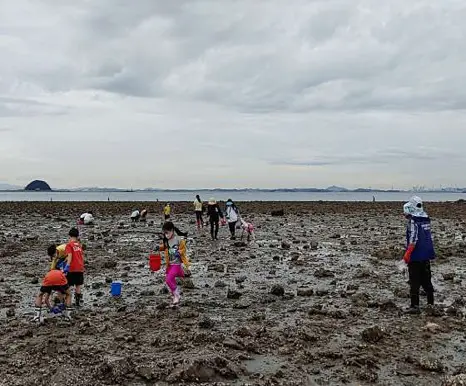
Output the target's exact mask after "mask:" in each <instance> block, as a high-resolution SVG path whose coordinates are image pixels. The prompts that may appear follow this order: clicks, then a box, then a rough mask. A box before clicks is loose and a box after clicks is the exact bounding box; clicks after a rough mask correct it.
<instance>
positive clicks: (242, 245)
mask: <svg viewBox="0 0 466 386" xmlns="http://www.w3.org/2000/svg"><path fill="white" fill-rule="evenodd" d="M233 245H234V246H235V247H236V248H245V247H247V246H248V244H246V243H245V242H244V241H235V242H234V243H233Z"/></svg>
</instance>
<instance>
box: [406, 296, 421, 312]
mask: <svg viewBox="0 0 466 386" xmlns="http://www.w3.org/2000/svg"><path fill="white" fill-rule="evenodd" d="M405 313H406V314H413V315H415V314H419V313H421V311H420V309H419V295H411V306H410V307H409V308H407V309H406V310H405Z"/></svg>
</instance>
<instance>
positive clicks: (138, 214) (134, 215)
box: [131, 209, 141, 222]
mask: <svg viewBox="0 0 466 386" xmlns="http://www.w3.org/2000/svg"><path fill="white" fill-rule="evenodd" d="M140 218H141V212H139V210H137V209H136V210H133V212H132V213H131V222H138V221H139V219H140Z"/></svg>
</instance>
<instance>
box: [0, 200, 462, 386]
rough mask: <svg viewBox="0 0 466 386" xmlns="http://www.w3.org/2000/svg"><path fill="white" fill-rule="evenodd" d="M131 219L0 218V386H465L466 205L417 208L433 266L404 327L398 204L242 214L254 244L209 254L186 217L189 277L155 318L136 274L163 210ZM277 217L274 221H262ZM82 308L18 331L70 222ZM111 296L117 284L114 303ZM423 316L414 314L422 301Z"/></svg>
mask: <svg viewBox="0 0 466 386" xmlns="http://www.w3.org/2000/svg"><path fill="white" fill-rule="evenodd" d="M135 205H136V204H135V203H113V202H112V203H58V202H57V203H0V374H1V378H0V384H1V385H61V386H63V385H93V386H94V385H131V386H136V385H141V386H142V385H161V386H162V385H173V384H174V385H200V384H204V385H238V386H239V385H287V386H292V385H344V384H348V385H369V384H379V385H441V384H444V385H456V384H458V385H460V384H464V383H461V382H465V381H466V375H463V373H466V363H465V359H466V355H465V348H466V346H465V342H466V335H465V327H466V322H465V319H464V316H463V315H464V314H465V311H464V306H465V304H466V298H465V284H466V281H465V279H466V265H465V261H466V260H465V258H466V249H465V234H466V223H465V219H466V204H465V203H461V202H458V203H448V204H447V203H445V204H433V203H432V204H428V205H427V210H428V212H429V213H430V214H431V216H432V217H433V231H434V235H435V242H436V246H437V251H438V259H437V261H436V263H435V264H434V265H433V267H432V270H433V282H434V286H435V289H436V302H437V306H436V307H435V308H434V309H430V310H425V309H424V312H423V313H422V314H421V315H419V316H406V315H403V313H402V312H401V310H402V309H403V308H404V307H406V306H407V305H408V304H409V291H408V285H407V283H406V278H405V277H403V276H402V274H400V273H399V272H397V271H396V269H395V262H396V261H397V260H398V259H399V258H400V257H401V256H402V253H403V242H404V226H405V224H404V219H403V217H402V216H401V215H400V208H401V205H400V204H399V203H325V202H314V203H244V204H240V205H239V206H240V208H241V210H242V212H243V214H244V216H245V219H246V220H248V221H251V222H253V223H254V224H255V226H256V239H257V240H256V242H254V243H251V244H249V245H247V244H244V243H241V242H239V241H238V240H237V241H236V242H233V241H230V240H229V239H228V232H227V229H226V228H225V227H223V228H221V231H220V240H219V241H218V242H212V241H211V240H210V237H209V234H208V231H207V230H204V231H200V232H198V231H196V229H195V224H194V216H193V214H192V213H191V204H187V203H186V204H182V203H177V204H175V208H174V220H175V223H176V225H178V226H179V228H181V229H183V230H188V231H189V233H190V235H189V253H190V258H191V260H192V262H193V266H192V276H191V277H190V278H188V279H186V280H185V281H184V283H183V284H182V286H183V297H182V305H181V307H180V308H179V309H176V310H173V309H169V308H167V305H168V303H169V300H170V299H169V295H167V293H166V292H165V291H164V285H163V275H162V272H158V273H151V272H150V271H149V269H148V252H149V250H150V248H151V245H152V243H153V241H154V240H155V239H157V238H158V233H159V232H160V229H161V216H160V212H161V204H157V203H146V204H144V205H143V204H140V205H139V207H140V208H142V207H144V206H146V207H147V208H148V209H149V211H150V213H149V218H148V220H149V222H148V223H147V224H143V223H138V224H136V225H132V224H131V223H130V220H129V213H130V212H131V210H132V209H133V207H134V206H135ZM281 208H283V209H284V211H285V215H284V216H282V217H272V216H271V215H270V213H271V211H272V210H277V209H281ZM89 209H91V210H94V214H95V215H96V217H97V224H96V225H95V226H94V227H87V228H85V229H84V232H83V235H82V238H83V241H84V243H85V244H86V279H85V280H86V285H85V289H84V291H83V293H84V305H83V307H82V308H81V309H80V310H79V311H78V312H77V313H76V314H75V316H74V320H73V322H72V323H71V324H68V323H66V322H65V321H63V320H62V319H61V318H48V319H47V321H46V324H45V325H44V326H40V327H39V326H36V325H35V324H34V323H32V322H31V318H32V311H33V308H32V305H33V298H34V295H35V294H36V293H37V291H38V289H39V284H38V281H40V280H41V279H42V277H43V275H44V274H45V272H46V271H47V268H48V264H49V262H48V257H47V256H46V253H45V252H46V248H47V246H48V245H49V244H50V243H52V242H56V243H58V242H64V241H66V236H67V233H68V230H69V228H70V226H72V225H73V224H74V223H75V219H76V218H77V217H78V216H79V214H80V213H82V212H83V211H86V210H89ZM112 280H121V281H122V282H123V294H122V297H121V298H119V299H114V298H112V297H111V296H110V293H109V289H110V283H111V281H112ZM421 301H422V302H423V304H425V298H422V300H421Z"/></svg>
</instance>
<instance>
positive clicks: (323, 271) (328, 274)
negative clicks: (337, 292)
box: [314, 268, 335, 278]
mask: <svg viewBox="0 0 466 386" xmlns="http://www.w3.org/2000/svg"><path fill="white" fill-rule="evenodd" d="M314 276H315V277H318V278H324V277H335V274H334V273H333V272H332V271H329V270H328V269H324V268H319V269H317V270H316V271H315V272H314Z"/></svg>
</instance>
